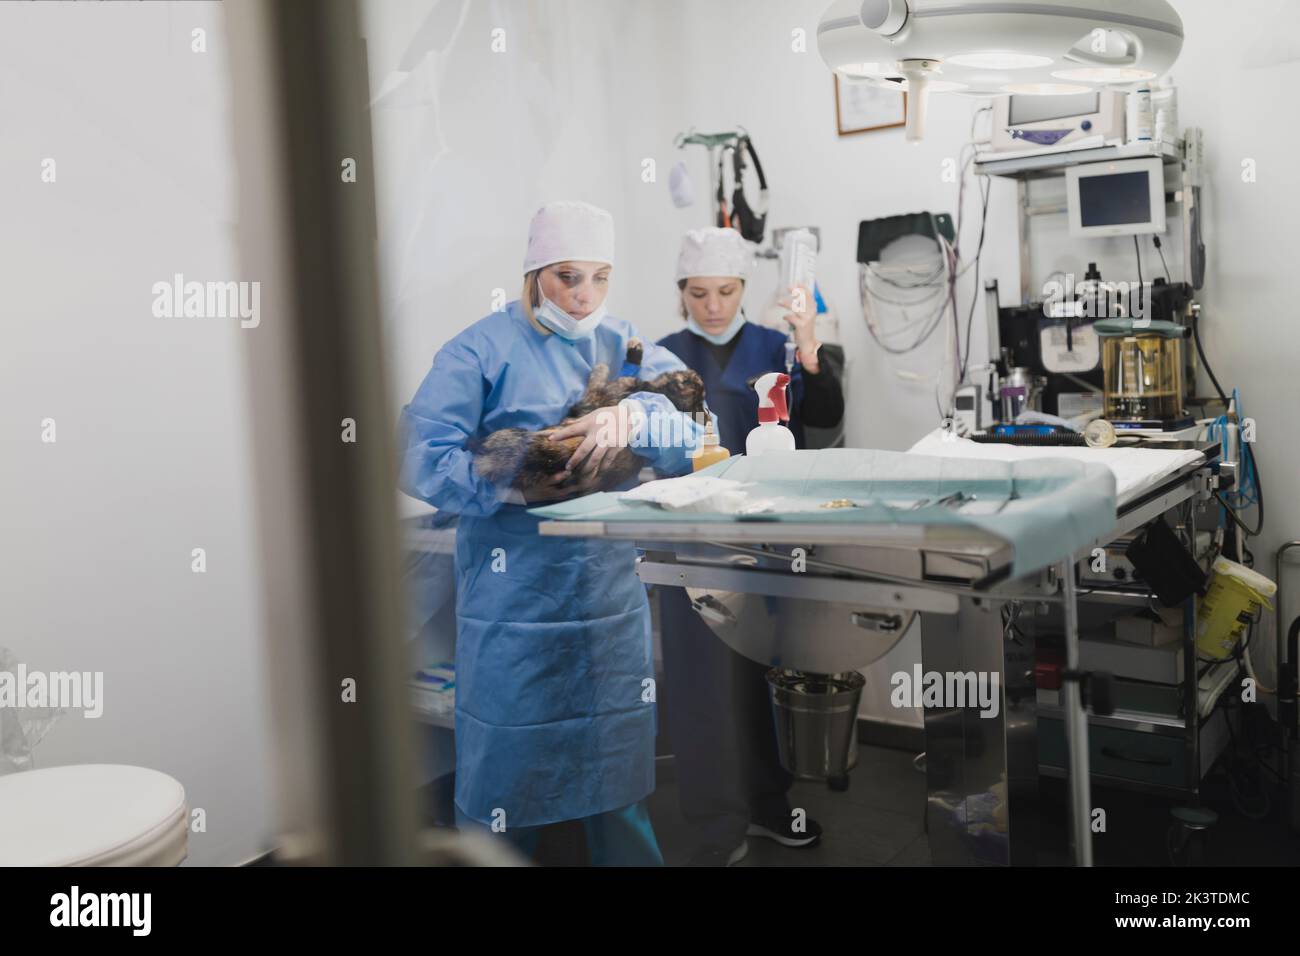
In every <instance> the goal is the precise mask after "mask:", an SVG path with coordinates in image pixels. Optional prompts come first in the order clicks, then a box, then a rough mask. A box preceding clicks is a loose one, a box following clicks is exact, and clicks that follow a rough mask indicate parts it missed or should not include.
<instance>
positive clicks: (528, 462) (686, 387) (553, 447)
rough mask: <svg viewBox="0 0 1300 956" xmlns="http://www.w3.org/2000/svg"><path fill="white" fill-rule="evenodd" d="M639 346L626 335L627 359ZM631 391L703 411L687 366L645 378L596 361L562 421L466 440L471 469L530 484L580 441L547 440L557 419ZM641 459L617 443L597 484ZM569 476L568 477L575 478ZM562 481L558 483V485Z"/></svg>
mask: <svg viewBox="0 0 1300 956" xmlns="http://www.w3.org/2000/svg"><path fill="white" fill-rule="evenodd" d="M642 351H643V346H642V344H641V340H640V339H631V340H630V341H629V342H628V346H627V361H628V364H630V365H640V364H641V356H642ZM636 392H656V393H658V394H660V395H663V396H665V397H666V398H667V399H668V400H669V401H670V402H672V403H673V406H674V407H675V408H676V409H677V410H678V411H681V412H690V413H696V414H703V412H704V382H703V381H702V380H701V379H700V376H699V375H698V374H696V373H695V372H693V371H691V370H690V369H681V370H678V371H675V372H664V373H663V374H662V375H659V376H657V377H655V378H653V379H650V380H649V381H641V380H639V379H637V378H636V377H635V376H631V375H626V376H623V377H620V378H610V375H609V366H607V365H604V364H600V365H597V366H595V367H594V368H593V369H592V370H591V377H590V378H589V379H588V380H587V390H586V391H585V392H583V393H582V395H581V397H579V399H578V400H577V401H576V402H575V403H574V404H573V405H572V406H570V408H569V412H568V415H567V416H566V417H565V419H564V421H562V422H559V423H557V424H555V425H553V426H551V427H550V428H543V429H541V430H540V431H535V432H530V431H528V430H527V429H524V428H502V429H500V430H499V431H495V432H492V433H491V434H490V435H487V436H485V437H483V438H478V439H474V440H472V441H471V442H470V443H469V450H470V452H471V453H472V454H473V455H474V470H475V471H476V472H478V474H479V475H480V476H481V477H483V478H486V479H487V480H488V481H491V482H493V483H494V484H498V485H508V486H510V487H513V488H517V489H519V490H521V491H522V490H526V489H528V488H532V487H535V486H537V485H539V484H541V483H542V482H544V481H546V480H547V479H549V478H551V477H552V476H554V475H557V474H559V473H560V472H562V471H564V468H565V465H566V464H567V463H568V460H569V458H570V457H571V456H572V455H573V453H574V452H575V451H577V449H578V446H579V445H580V444H582V436H574V437H573V438H566V439H564V440H563V441H558V442H553V441H551V440H550V436H551V433H552V432H554V431H556V430H557V429H559V428H560V427H561V426H563V425H567V424H568V423H569V422H571V421H573V420H574V419H576V418H581V417H582V416H583V415H587V414H590V413H591V412H594V411H595V410H596V409H598V408H607V407H609V406H611V405H617V404H618V403H619V402H620V401H622V400H623V399H625V398H627V397H629V396H630V395H633V394H635V393H636ZM644 464H645V461H644V459H642V458H641V457H639V456H638V455H637V454H636V452H635V451H634V450H632V449H631V448H619V449H618V450H617V451H616V452H615V453H614V454H613V455H611V456H610V457H609V458H607V459H606V460H605V462H604V464H602V465H601V469H600V487H601V488H602V489H604V488H613V487H616V486H617V485H620V484H622V483H623V482H625V481H627V480H628V479H629V478H632V477H634V476H635V475H636V474H637V473H638V472H639V471H640V470H641V468H642V466H643V465H644ZM577 480H578V479H577V478H576V477H574V478H572V479H570V480H569V481H572V482H573V483H577ZM568 483H569V482H568V481H566V482H564V483H562V484H561V485H560V487H564V485H565V484H568Z"/></svg>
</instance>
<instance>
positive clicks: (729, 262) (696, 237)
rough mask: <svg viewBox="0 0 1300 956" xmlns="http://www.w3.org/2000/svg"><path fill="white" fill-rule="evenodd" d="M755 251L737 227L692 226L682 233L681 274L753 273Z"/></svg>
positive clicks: (745, 275) (740, 276) (683, 276)
mask: <svg viewBox="0 0 1300 956" xmlns="http://www.w3.org/2000/svg"><path fill="white" fill-rule="evenodd" d="M753 259H754V254H753V253H752V252H751V251H750V249H749V243H747V242H746V241H745V239H744V237H743V236H742V235H741V234H740V233H738V232H736V230H734V229H719V228H709V229H692V230H691V231H690V232H688V233H687V234H686V235H685V236H683V237H682V251H681V254H680V255H678V257H677V278H678V279H679V280H681V279H689V278H691V277H692V276H735V277H736V278H737V279H746V278H748V277H749V266H750V263H751V262H752V261H753Z"/></svg>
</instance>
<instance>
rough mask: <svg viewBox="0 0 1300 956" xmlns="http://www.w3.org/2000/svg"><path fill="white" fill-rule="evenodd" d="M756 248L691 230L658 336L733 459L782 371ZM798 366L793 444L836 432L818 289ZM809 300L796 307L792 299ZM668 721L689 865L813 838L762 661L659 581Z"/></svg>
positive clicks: (795, 294)
mask: <svg viewBox="0 0 1300 956" xmlns="http://www.w3.org/2000/svg"><path fill="white" fill-rule="evenodd" d="M752 261H753V253H752V252H751V250H750V248H749V245H748V244H747V243H746V242H745V240H744V238H743V237H742V236H741V235H740V233H738V232H736V231H735V230H734V229H717V228H713V229H695V230H692V231H690V232H688V233H687V234H686V236H685V237H684V238H683V240H682V248H681V254H680V256H679V257H678V262H677V285H678V288H679V289H680V290H681V296H682V314H683V315H684V317H685V318H686V329H685V330H683V331H681V332H676V333H674V334H673V335H669V336H667V337H666V338H663V339H661V340H660V341H659V344H660V345H662V346H664V347H665V348H667V349H668V350H669V351H671V352H673V353H675V354H676V355H677V357H678V358H680V359H681V360H682V362H683V363H685V364H686V366H687V367H688V368H692V369H694V370H695V371H696V372H698V373H699V374H700V377H701V378H702V379H703V380H704V387H705V398H706V400H707V402H708V405H709V409H710V410H711V411H712V412H713V413H714V415H716V416H717V422H718V439H719V441H720V442H721V444H722V445H723V446H724V447H726V448H727V450H728V451H730V452H731V453H732V454H733V455H736V454H743V453H744V451H745V437H746V436H747V435H748V434H749V432H750V430H751V429H753V428H754V427H755V426H757V424H758V395H757V394H756V393H755V392H754V380H755V379H757V378H758V377H759V376H760V375H763V374H765V373H767V372H784V371H785V361H786V358H785V344H786V340H787V339H786V336H785V335H782V334H781V333H780V332H778V331H776V330H774V329H768V328H764V327H763V326H760V325H754V324H753V323H751V322H747V321H746V320H745V315H744V313H743V312H742V311H741V308H740V303H741V299H742V298H743V297H744V292H745V279H746V277H747V276H748V274H749V265H750V263H751V262H752ZM789 293H790V294H789V296H787V298H786V299H784V300H783V304H785V305H786V306H787V308H788V309H789V311H788V312H787V314H786V316H785V318H786V321H787V322H789V323H790V327H791V330H792V332H793V337H794V341H795V344H796V346H797V347H798V351H797V362H796V365H795V368H794V372H793V374H792V376H791V382H790V390H789V396H788V398H789V406H790V422H789V428H790V430H791V431H792V432H793V433H794V437H795V446H796V447H798V448H802V447H804V432H803V426H804V424H805V423H806V424H808V425H811V426H814V427H819V428H834V427H835V426H837V425H838V424H839V423H840V420H841V419H842V418H843V417H844V394H843V391H842V389H841V387H840V382H839V380H838V379H837V378H836V377H835V373H834V371H833V370H832V369H831V367H830V366H829V364H827V365H823V364H822V363H821V362H820V361H819V358H818V349H819V348H820V344H819V343H818V342H817V340H816V335H815V318H816V313H815V306H814V300H813V293H812V291H811V290H797V289H791V290H789ZM796 305H799V306H802V308H800V309H798V310H796V309H795V308H794V306H796ZM660 607H661V610H662V632H663V652H664V670H665V680H666V683H667V688H666V700H665V703H666V704H667V707H666V708H665V711H666V718H667V723H668V730H669V733H670V734H671V736H672V741H673V751H674V754H675V761H676V768H677V779H678V786H679V791H680V796H681V806H682V813H683V815H684V816H685V817H686V819H687V822H688V823H689V824H690V826H691V828H692V830H693V831H694V837H695V842H696V851H695V853H694V854H693V856H692V858H691V863H692V865H697V866H730V865H732V864H734V863H737V862H739V861H740V860H741V859H742V858H743V857H744V856H745V853H746V852H747V851H748V843H747V840H746V836H757V837H763V838H766V839H771V840H775V841H777V842H778V843H781V844H782V845H784V846H789V847H805V846H812V845H813V844H815V843H816V842H817V841H818V840H819V839H820V837H821V827H819V826H818V825H817V823H816V822H815V821H813V820H806V819H802V818H801V819H800V820H798V821H796V819H795V817H794V816H793V814H792V811H791V808H790V804H789V800H788V797H787V793H788V791H789V789H790V784H791V783H792V779H791V777H790V774H789V773H787V772H786V771H785V770H783V769H782V768H781V765H780V762H779V760H778V758H777V750H776V732H775V729H774V727H773V724H772V712H771V707H770V706H769V703H768V690H767V678H766V672H767V667H766V666H765V665H763V664H759V663H757V662H755V661H751V660H749V659H748V658H745V657H742V656H741V655H739V654H737V653H736V652H735V651H733V650H731V648H729V647H727V645H726V644H724V643H723V642H722V641H721V640H720V639H719V638H718V637H717V636H716V635H714V633H713V632H712V631H711V630H710V629H709V626H708V625H707V624H706V623H705V622H704V621H703V620H702V619H701V618H700V616H699V615H698V614H696V613H695V611H693V610H692V609H691V606H690V601H689V600H688V599H687V597H686V592H685V590H683V589H682V588H663V589H661V596H660Z"/></svg>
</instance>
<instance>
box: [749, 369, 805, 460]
mask: <svg viewBox="0 0 1300 956" xmlns="http://www.w3.org/2000/svg"><path fill="white" fill-rule="evenodd" d="M789 384H790V376H789V375H786V374H784V373H783V372H768V373H767V374H766V375H763V376H761V377H760V378H759V380H758V381H757V382H755V383H754V391H756V392H757V393H758V427H757V428H755V429H753V430H752V431H751V432H750V433H749V436H748V437H747V438H746V439H745V454H746V455H761V454H763V452H767V451H794V432H792V431H790V429H788V428H786V427H785V426H784V425H782V424H780V422H781V421H786V422H788V421H789V420H790V412H789V411H787V409H786V404H785V387H786V386H787V385H789ZM778 419H779V421H778Z"/></svg>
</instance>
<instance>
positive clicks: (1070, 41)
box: [817, 0, 1183, 142]
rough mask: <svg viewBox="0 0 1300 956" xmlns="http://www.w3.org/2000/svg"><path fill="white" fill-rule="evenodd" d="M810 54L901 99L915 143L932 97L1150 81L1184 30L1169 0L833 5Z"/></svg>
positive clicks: (1178, 46)
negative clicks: (899, 94) (898, 94)
mask: <svg viewBox="0 0 1300 956" xmlns="http://www.w3.org/2000/svg"><path fill="white" fill-rule="evenodd" d="M817 45H818V49H819V50H820V52H821V55H822V59H823V60H825V61H826V64H827V65H828V66H829V67H830V68H831V69H833V70H835V71H837V72H840V73H842V74H844V75H845V76H849V77H853V78H856V79H859V80H861V81H862V82H866V83H870V84H871V85H873V86H879V87H884V88H887V89H895V90H903V91H904V92H906V93H908V94H909V99H908V111H907V139H908V140H909V141H911V142H917V141H919V140H920V139H921V138H922V136H924V134H925V113H926V103H927V99H928V95H929V94H930V93H938V92H943V91H945V90H960V91H962V92H965V93H969V94H975V95H989V94H997V93H1002V92H1014V93H1022V94H1032V95H1055V94H1061V93H1078V92H1086V91H1087V90H1089V89H1093V88H1095V87H1097V86H1104V85H1106V84H1113V83H1133V82H1137V81H1140V80H1149V79H1154V78H1155V77H1157V76H1160V75H1161V74H1163V73H1165V72H1167V71H1168V70H1169V68H1170V67H1171V66H1173V63H1174V61H1175V60H1176V59H1177V58H1178V54H1179V53H1180V52H1181V50H1182V47H1183V23H1182V20H1181V19H1179V17H1178V13H1177V12H1176V11H1175V10H1174V8H1173V7H1172V6H1171V5H1170V3H1169V2H1168V0H835V2H833V3H832V4H831V5H830V7H829V8H827V10H826V12H825V13H824V14H823V15H822V19H821V23H820V24H819V25H818V27H817ZM1000 71H1001V72H1000ZM1012 71H1014V76H1013V75H1011V73H1012Z"/></svg>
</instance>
